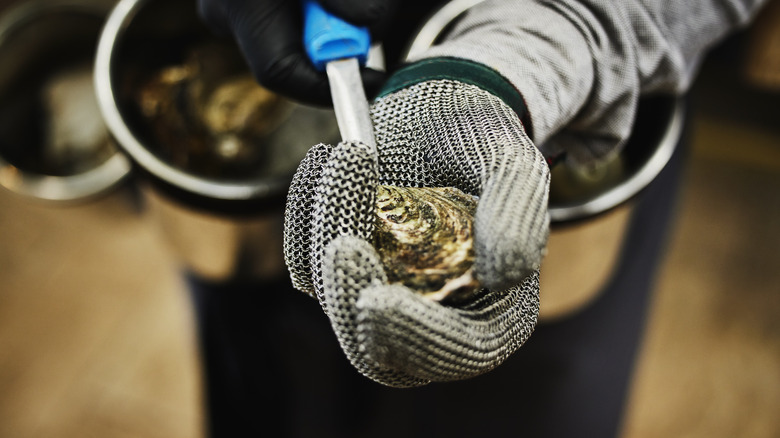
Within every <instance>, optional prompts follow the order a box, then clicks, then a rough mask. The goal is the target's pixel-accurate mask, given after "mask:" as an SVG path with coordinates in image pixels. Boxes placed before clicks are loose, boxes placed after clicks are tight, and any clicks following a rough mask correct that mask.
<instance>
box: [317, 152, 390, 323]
mask: <svg viewBox="0 0 780 438" xmlns="http://www.w3.org/2000/svg"><path fill="white" fill-rule="evenodd" d="M377 184H378V175H377V165H376V157H375V156H374V155H373V153H372V150H371V148H369V147H368V146H367V145H365V144H364V143H360V142H344V143H339V144H338V145H337V146H336V147H334V148H333V150H332V151H331V153H330V156H329V157H328V158H327V160H326V161H325V162H324V163H323V165H322V170H321V174H320V178H319V180H318V182H317V184H316V188H315V193H314V203H313V205H312V218H313V221H312V226H311V236H310V239H311V243H310V245H311V246H310V250H309V254H310V258H311V266H312V278H313V282H314V289H315V292H316V294H317V297H318V298H319V299H320V303H321V304H322V302H323V296H322V293H323V290H322V272H321V271H320V269H321V266H322V255H323V252H324V249H325V248H326V247H327V246H328V244H329V243H330V241H331V240H333V239H334V238H335V237H337V236H357V237H359V238H362V239H366V240H367V239H370V237H371V232H372V230H373V226H374V217H375V213H374V209H375V204H376V201H375V199H376V186H377ZM326 311H327V309H326Z"/></svg>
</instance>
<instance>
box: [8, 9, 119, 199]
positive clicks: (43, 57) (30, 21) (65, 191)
mask: <svg viewBox="0 0 780 438" xmlns="http://www.w3.org/2000/svg"><path fill="white" fill-rule="evenodd" d="M108 12H109V6H108V5H107V4H106V2H104V1H96V0H48V1H29V2H20V3H18V4H17V5H16V6H14V7H12V8H9V9H7V10H5V11H4V13H3V15H2V18H0V94H2V95H3V96H5V97H7V95H8V94H9V93H13V92H14V90H19V89H23V88H25V87H34V86H40V87H43V86H45V85H44V84H45V83H42V84H37V85H35V84H34V83H32V81H34V79H31V78H35V77H40V74H41V69H43V71H45V72H47V74H51V75H56V74H58V72H63V71H67V70H68V69H73V68H78V69H81V68H82V67H84V73H85V74H88V75H91V61H90V60H89V59H91V57H92V56H93V52H91V51H92V50H94V44H95V43H96V42H97V40H98V37H99V35H100V28H101V26H102V23H103V20H104V19H105V17H106V16H107V15H108ZM85 24H86V25H85ZM52 51H56V52H58V53H59V54H60V55H63V54H65V53H69V52H73V53H79V54H82V55H84V56H87V55H88V56H89V59H87V58H86V57H85V58H84V59H73V58H70V57H68V56H57V57H52V56H50V55H51V52H52ZM50 80H51V79H50ZM81 91H83V90H77V91H74V90H72V89H71V90H69V94H68V96H67V97H66V99H68V100H67V101H62V100H60V101H59V102H58V103H59V104H66V105H67V107H68V108H69V109H68V110H64V111H71V110H72V108H73V107H74V105H75V107H76V109H77V110H82V109H83V104H84V102H86V103H87V104H89V103H90V102H89V101H90V100H91V99H94V97H93V96H91V95H85V94H90V93H89V91H91V89H88V90H87V92H86V93H83V92H81ZM42 94H43V90H42V89H37V90H32V89H31V90H29V93H28V97H27V99H29V100H33V99H40V98H39V97H38V96H40V95H42ZM74 98H75V99H78V100H80V102H72V101H71V100H72V99H74ZM0 105H2V106H4V107H5V106H7V105H11V106H13V105H18V102H17V103H14V102H9V101H8V100H7V99H3V101H2V102H1V103H0ZM79 105H82V106H81V107H79ZM87 109H88V110H89V109H90V108H87ZM16 110H17V109H16V108H9V107H5V108H3V113H4V114H7V111H14V112H15V111H16ZM97 111H98V110H97V109H96V108H95V109H94V112H95V113H96V114H95V116H96V117H98V118H99V114H97ZM89 112H90V113H91V111H89ZM73 115H74V114H72V113H68V114H65V115H64V116H65V117H67V116H70V117H73ZM54 116H63V114H55V115H54ZM82 116H83V114H82ZM89 116H90V114H87V117H89ZM37 117H39V118H40V117H41V116H40V115H38V116H37ZM90 122H91V123H92V125H93V128H94V126H99V125H100V123H96V122H95V121H94V119H91V120H90ZM40 123H48V122H42V121H40ZM24 126H26V124H25V125H24ZM12 128H13V129H14V130H19V129H22V128H20V127H16V126H14V127H12ZM9 129H10V128H9ZM103 129H105V128H103ZM7 134H8V133H7V132H5V131H4V133H3V138H2V139H0V141H1V142H2V145H3V146H2V148H0V185H1V186H3V187H5V188H6V189H8V190H10V191H12V192H14V193H17V194H20V195H23V196H26V197H30V198H34V199H39V200H45V201H58V202H63V201H77V200H82V199H85V198H89V197H91V196H94V195H97V194H100V193H103V192H105V191H107V190H109V189H111V188H113V187H114V186H116V185H117V184H118V183H119V182H120V181H122V180H123V179H124V178H125V177H126V176H127V175H128V174H129V172H130V162H129V160H128V159H127V158H126V157H125V156H124V155H123V154H122V153H121V152H119V151H118V150H117V149H116V148H115V147H114V145H113V143H111V142H108V143H106V142H103V143H100V148H99V149H100V150H98V149H95V148H93V149H91V148H92V146H89V147H86V148H85V147H84V146H83V145H80V146H79V147H81V148H82V150H80V151H79V155H78V162H76V163H72V162H70V163H69V164H68V165H67V167H65V164H63V163H59V164H57V166H53V167H52V166H50V168H48V169H45V170H39V169H38V168H37V167H36V166H33V167H35V168H32V169H31V168H29V167H26V166H25V165H20V164H18V157H16V159H14V158H11V157H10V156H9V155H8V153H9V151H10V149H12V148H13V147H18V145H14V144H9V142H11V143H13V142H15V141H17V140H18V137H19V136H22V137H24V138H25V140H28V141H32V140H30V139H35V138H38V137H39V136H40V135H41V133H40V130H39V129H31V130H30V131H29V132H27V133H18V134H17V140H13V139H9V138H8V135H7ZM36 141H39V142H45V141H46V139H41V140H36ZM103 148H105V150H103ZM49 149H50V146H46V145H42V146H41V147H40V148H30V147H27V148H26V149H25V151H24V154H26V159H25V160H23V161H27V162H36V161H39V162H42V161H44V160H46V159H52V157H54V158H56V156H57V154H59V156H62V155H63V154H72V153H73V151H72V150H70V149H67V150H55V151H51V150H49ZM106 151H108V152H106ZM71 156H72V155H71ZM55 161H56V160H55ZM47 172H51V173H47Z"/></svg>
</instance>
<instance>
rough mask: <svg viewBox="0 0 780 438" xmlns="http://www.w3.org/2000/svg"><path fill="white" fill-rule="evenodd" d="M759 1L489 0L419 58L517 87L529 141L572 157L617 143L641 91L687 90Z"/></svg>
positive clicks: (612, 148)
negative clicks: (488, 71) (459, 65)
mask: <svg viewBox="0 0 780 438" xmlns="http://www.w3.org/2000/svg"><path fill="white" fill-rule="evenodd" d="M763 3H765V1H764V0H677V1H661V0H623V1H609V0H487V1H485V2H483V3H481V4H480V5H477V6H475V7H473V8H472V9H471V10H470V11H469V13H468V14H467V15H466V16H465V18H464V19H463V20H461V21H460V22H459V23H458V25H457V26H456V27H455V29H454V30H453V32H452V33H451V34H450V35H449V37H448V39H447V41H446V42H444V43H443V44H441V45H440V46H438V47H436V48H434V49H433V50H431V51H430V52H428V53H426V55H425V57H432V56H454V57H466V58H469V59H472V60H474V61H477V62H481V63H483V64H485V65H488V66H490V67H492V68H494V69H495V70H497V71H498V72H499V73H501V74H502V75H504V76H505V77H506V78H507V79H508V80H509V81H510V82H511V83H512V84H514V86H515V87H516V88H517V89H518V90H519V92H520V93H521V94H522V95H523V98H524V99H525V101H526V104H527V106H528V109H529V112H530V115H531V120H532V124H533V134H534V140H535V142H536V143H537V145H538V146H539V147H540V148H541V149H542V151H543V152H544V153H545V154H546V155H548V156H549V155H555V154H557V153H560V152H562V151H567V152H568V156H569V159H570V160H571V161H572V162H574V163H588V162H592V161H597V160H599V159H603V158H606V157H608V156H610V154H612V153H615V152H616V151H617V150H619V148H620V146H621V145H622V143H623V142H624V141H625V139H626V138H627V137H628V135H629V134H630V132H631V129H632V126H633V120H634V116H635V112H636V106H637V101H638V99H639V96H640V95H642V94H643V93H650V92H672V93H680V92H683V91H685V90H686V89H687V88H688V87H689V85H690V83H691V80H692V78H693V77H694V74H695V70H696V66H697V65H698V61H699V60H700V58H701V56H702V54H704V53H705V52H706V50H707V49H708V48H710V47H711V46H712V45H713V44H715V43H716V42H718V41H719V40H720V39H721V38H722V37H723V36H725V35H726V34H728V33H729V32H730V31H732V30H734V29H735V28H737V27H739V26H742V25H744V24H746V23H747V22H749V20H750V19H751V18H752V16H753V15H754V14H755V13H756V11H757V10H758V9H759V7H760V6H761V5H762V4H763Z"/></svg>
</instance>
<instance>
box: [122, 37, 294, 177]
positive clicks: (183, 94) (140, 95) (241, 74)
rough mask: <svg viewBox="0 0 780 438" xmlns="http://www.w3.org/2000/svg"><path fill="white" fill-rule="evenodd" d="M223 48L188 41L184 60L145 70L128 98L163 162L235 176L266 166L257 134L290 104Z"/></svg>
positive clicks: (278, 119) (264, 150)
mask: <svg viewBox="0 0 780 438" xmlns="http://www.w3.org/2000/svg"><path fill="white" fill-rule="evenodd" d="M226 52H227V51H225V50H223V48H222V47H221V46H220V45H212V44H205V45H198V46H194V47H193V48H191V49H190V50H189V51H188V53H187V55H186V59H184V60H183V61H181V62H177V63H173V64H171V65H166V66H163V67H161V68H159V69H157V70H154V71H152V72H150V73H149V76H148V77H147V78H146V79H145V80H143V81H142V82H141V83H140V84H139V86H138V87H137V89H136V94H135V96H134V97H135V100H136V104H137V107H138V109H139V112H140V115H141V117H142V118H143V120H144V121H145V122H146V124H145V125H144V127H146V128H147V129H148V130H149V136H150V137H151V139H152V140H153V143H154V144H155V145H156V148H157V149H158V152H159V153H160V155H161V156H163V157H164V158H165V159H166V160H167V161H169V162H170V163H171V164H173V165H175V166H177V167H179V168H182V169H185V170H188V171H192V172H195V173H198V174H201V175H204V176H209V177H221V176H229V177H231V178H236V177H243V176H245V175H247V174H249V175H253V174H255V173H256V172H257V170H258V169H261V168H263V166H265V165H267V163H268V162H269V159H268V157H267V147H265V146H264V143H263V142H264V139H265V138H267V137H268V135H270V133H271V132H272V131H273V130H274V129H276V128H277V127H278V126H279V125H280V124H281V123H282V122H283V121H284V120H285V119H286V118H287V116H289V113H290V111H291V106H290V103H289V102H288V101H286V100H285V99H283V98H282V97H281V96H279V95H277V94H275V93H272V92H271V91H268V90H266V89H265V88H263V87H261V86H260V85H258V84H257V83H256V82H255V80H254V78H253V77H252V76H251V74H250V73H249V72H248V71H246V69H245V68H242V66H243V64H241V62H240V59H234V58H235V56H231V53H226Z"/></svg>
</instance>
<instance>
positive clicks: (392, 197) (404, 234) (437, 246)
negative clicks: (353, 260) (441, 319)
mask: <svg viewBox="0 0 780 438" xmlns="http://www.w3.org/2000/svg"><path fill="white" fill-rule="evenodd" d="M476 207H477V202H476V199H475V198H474V197H473V196H471V195H468V194H465V193H463V192H462V191H460V190H458V189H455V188H451V187H435V188H430V187H419V188H416V187H395V186H382V185H380V186H379V187H378V188H377V198H376V221H375V226H374V232H373V245H374V247H375V248H376V249H377V252H378V253H379V256H380V258H381V260H382V263H383V264H384V267H385V272H386V274H387V276H388V280H389V281H390V282H391V283H401V284H403V285H405V286H407V287H409V288H410V289H412V290H414V291H415V292H417V293H420V294H421V295H423V296H425V297H426V298H430V299H432V300H435V301H441V302H454V301H460V300H463V299H466V298H468V297H470V296H472V295H473V294H474V293H476V292H477V291H478V290H479V284H478V283H477V281H476V279H475V278H474V276H473V271H472V266H473V264H474V246H473V219H474V213H475V212H476Z"/></svg>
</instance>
